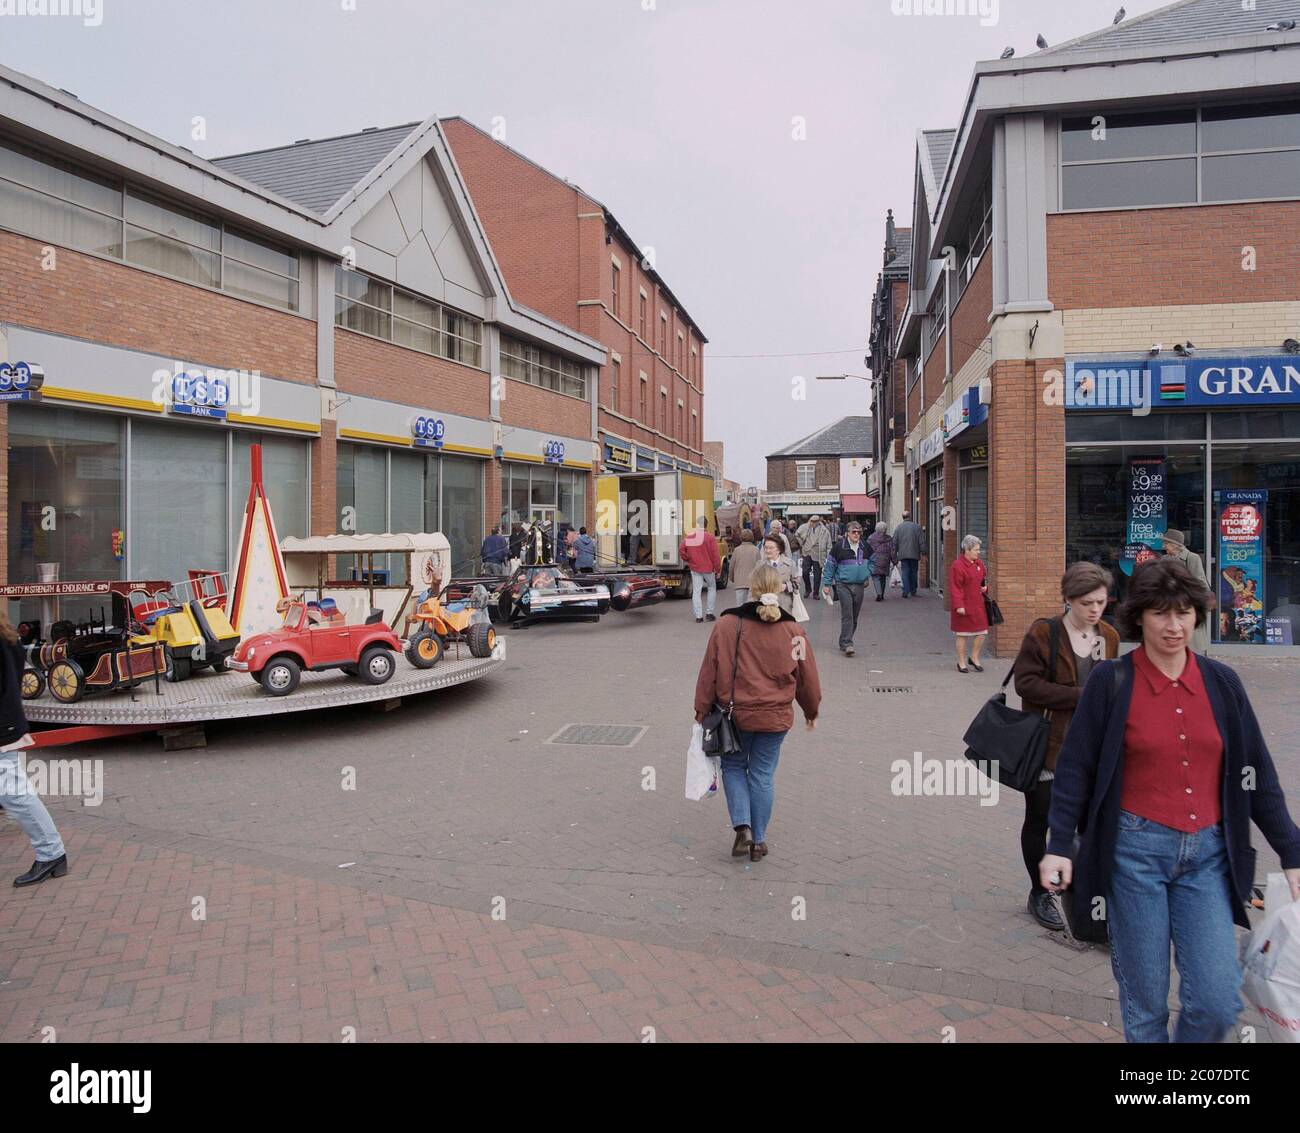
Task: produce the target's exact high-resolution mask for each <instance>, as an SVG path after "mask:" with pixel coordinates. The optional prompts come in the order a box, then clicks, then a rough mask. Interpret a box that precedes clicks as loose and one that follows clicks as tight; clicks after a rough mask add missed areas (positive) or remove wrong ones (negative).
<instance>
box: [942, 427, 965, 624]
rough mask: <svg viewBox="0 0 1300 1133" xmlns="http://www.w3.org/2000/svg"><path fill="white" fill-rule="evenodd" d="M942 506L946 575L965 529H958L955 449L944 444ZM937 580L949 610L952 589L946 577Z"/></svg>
mask: <svg viewBox="0 0 1300 1133" xmlns="http://www.w3.org/2000/svg"><path fill="white" fill-rule="evenodd" d="M943 507H944V512H943V515H944V521H943V569H944V574H945V576H946V575H947V572H948V571H949V570H951V569H952V564H953V563H955V562H956V561H957V556H958V555H960V554H961V541H962V537H963V536H964V535H965V534H966V532H965V530H959V525H960V524H961V522H962V518H961V514H960V511H959V509H958V507H957V450H956V449H955V448H948V447H947V446H946V445H945V446H944V450H943ZM938 582H939V585H941V586H942V587H943V608H944V609H945V610H951V609H952V591H951V590H950V589H949V587H948V579H947V577H944V578H941V579H938Z"/></svg>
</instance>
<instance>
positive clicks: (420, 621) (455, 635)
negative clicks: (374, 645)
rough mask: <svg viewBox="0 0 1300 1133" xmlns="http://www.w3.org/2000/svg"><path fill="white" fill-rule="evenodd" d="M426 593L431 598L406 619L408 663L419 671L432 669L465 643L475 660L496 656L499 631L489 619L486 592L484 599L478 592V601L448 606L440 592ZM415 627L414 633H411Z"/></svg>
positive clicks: (451, 603)
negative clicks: (451, 646)
mask: <svg viewBox="0 0 1300 1133" xmlns="http://www.w3.org/2000/svg"><path fill="white" fill-rule="evenodd" d="M437 581H441V580H437ZM437 581H435V584H434V586H435V587H436V586H437ZM476 591H477V588H476ZM426 593H427V594H428V597H426V598H424V599H423V600H422V601H420V603H419V605H417V606H416V608H415V613H413V614H409V615H408V616H407V618H406V637H407V643H406V659H407V660H408V661H410V662H411V664H412V665H414V666H415V667H416V668H418V669H431V668H433V666H434V665H436V664H437V663H438V662H439V661H441V660H442V655H443V654H444V653H445V652H446V651H447V646H448V645H449V644H454V645H457V646H459V645H460V643H461V642H462V641H463V642H464V643H465V644H466V645H468V646H469V651H470V653H471V654H472V655H473V656H475V657H491V656H492V650H493V649H494V648H495V646H496V643H497V631H496V628H495V627H494V626H493V625H492V624H491V622H490V621H489V619H488V615H487V609H486V604H487V603H486V591H485V592H484V595H483V596H482V597H480V596H479V595H478V594H477V592H476V593H475V595H474V597H471V598H469V599H467V600H465V601H462V602H448V603H446V604H445V605H444V604H443V600H442V598H443V595H442V592H440V591H439V590H437V589H435V588H432V587H431V588H430V590H429V591H427V592H426ZM413 627H414V628H415V632H414V633H412V632H411V630H412V628H413ZM457 653H458V654H459V649H457Z"/></svg>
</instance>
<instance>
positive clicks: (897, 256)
mask: <svg viewBox="0 0 1300 1133" xmlns="http://www.w3.org/2000/svg"><path fill="white" fill-rule="evenodd" d="M911 263H912V230H911V229H910V228H900V229H898V230H897V231H896V232H895V233H894V258H893V259H892V260H890V261H889V263H887V264H886V265H885V270H886V271H889V270H890V269H891V268H906V267H909V266H910V265H911Z"/></svg>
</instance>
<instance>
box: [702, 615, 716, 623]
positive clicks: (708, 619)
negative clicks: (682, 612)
mask: <svg viewBox="0 0 1300 1133" xmlns="http://www.w3.org/2000/svg"><path fill="white" fill-rule="evenodd" d="M704 620H705V621H706V622H716V621H717V620H718V619H717V618H716V617H714V616H713V615H712V614H705V615H704Z"/></svg>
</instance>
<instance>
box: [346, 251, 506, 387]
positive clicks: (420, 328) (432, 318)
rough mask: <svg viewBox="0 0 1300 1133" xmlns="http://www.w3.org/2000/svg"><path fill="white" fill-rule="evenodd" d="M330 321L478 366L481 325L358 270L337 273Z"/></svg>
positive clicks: (425, 351) (481, 345)
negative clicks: (331, 319) (332, 318)
mask: <svg viewBox="0 0 1300 1133" xmlns="http://www.w3.org/2000/svg"><path fill="white" fill-rule="evenodd" d="M334 322H335V324H336V325H337V326H341V327H344V328H345V329H347V330H355V331H359V332H360V333H362V334H369V335H373V336H374V337H375V338H383V339H387V340H388V341H389V342H395V343H397V345H398V346H408V347H410V348H411V349H412V350H419V351H421V352H422V353H424V354H433V355H436V356H437V357H440V358H450V359H451V360H452V361H453V362H463V363H465V365H467V366H474V367H478V366H480V365H481V364H482V359H483V324H482V322H480V321H479V320H478V319H473V318H470V317H469V316H468V315H462V314H461V313H460V312H459V311H453V310H451V309H449V308H447V307H443V306H442V305H441V304H438V303H434V302H432V301H431V300H428V299H421V298H420V297H419V296H418V295H412V294H410V293H409V292H406V291H402V290H401V289H400V288H396V287H393V286H392V285H391V284H388V283H383V282H382V281H380V280H377V279H371V278H370V276H368V275H364V274H363V273H361V272H359V271H349V270H348V269H347V268H343V267H339V268H336V269H335V273H334Z"/></svg>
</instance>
